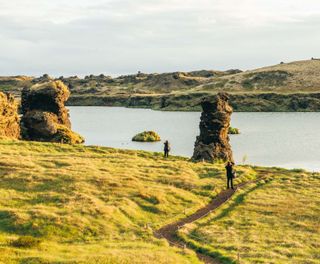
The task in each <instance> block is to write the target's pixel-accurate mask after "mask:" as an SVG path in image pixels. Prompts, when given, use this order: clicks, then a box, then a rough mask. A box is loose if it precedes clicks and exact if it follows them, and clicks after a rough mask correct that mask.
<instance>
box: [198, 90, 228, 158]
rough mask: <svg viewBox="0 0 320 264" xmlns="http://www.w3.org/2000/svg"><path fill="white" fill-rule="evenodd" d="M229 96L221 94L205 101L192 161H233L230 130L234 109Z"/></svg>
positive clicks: (202, 104)
mask: <svg viewBox="0 0 320 264" xmlns="http://www.w3.org/2000/svg"><path fill="white" fill-rule="evenodd" d="M228 101H229V96H228V95H227V94H225V93H219V94H218V95H217V96H216V97H215V98H214V99H213V100H211V101H208V100H207V99H205V100H203V101H202V103H201V106H202V109H203V111H202V114H201V120H200V136H198V137H197V139H196V142H195V147H194V152H193V156H192V159H193V160H194V161H203V160H205V161H209V162H214V161H233V156H232V150H231V145H230V143H229V136H228V130H229V127H230V121H231V114H232V111H233V110H232V107H231V106H230V105H229V103H228Z"/></svg>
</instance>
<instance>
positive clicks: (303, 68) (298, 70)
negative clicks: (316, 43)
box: [194, 60, 320, 93]
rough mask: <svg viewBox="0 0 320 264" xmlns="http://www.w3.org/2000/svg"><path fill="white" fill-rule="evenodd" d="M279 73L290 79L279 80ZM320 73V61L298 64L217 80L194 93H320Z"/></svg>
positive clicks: (258, 70)
mask: <svg viewBox="0 0 320 264" xmlns="http://www.w3.org/2000/svg"><path fill="white" fill-rule="evenodd" d="M263 73H267V75H263ZM278 73H287V75H286V74H285V75H284V76H279V75H278ZM319 73H320V60H305V61H295V62H290V63H284V64H278V65H274V66H268V67H263V68H259V69H255V70H250V71H245V72H242V73H238V74H234V75H227V76H223V77H219V78H215V79H214V80H213V81H212V82H210V83H208V84H205V85H200V86H199V87H196V88H194V91H219V90H224V91H228V92H231V93H261V92H275V93H300V92H304V93H312V92H319V91H320V79H319ZM254 77H256V78H254ZM219 83H220V84H221V85H220V86H219V85H218V84H219ZM246 84H251V85H246Z"/></svg>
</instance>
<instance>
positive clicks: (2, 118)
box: [0, 92, 20, 139]
mask: <svg viewBox="0 0 320 264" xmlns="http://www.w3.org/2000/svg"><path fill="white" fill-rule="evenodd" d="M19 122H20V120H19V115H18V103H17V101H16V100H15V99H14V97H13V96H12V95H10V94H4V93H1V92H0V136H1V137H9V138H15V139H18V138H19V137H20V124H19Z"/></svg>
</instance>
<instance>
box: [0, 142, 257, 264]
mask: <svg viewBox="0 0 320 264" xmlns="http://www.w3.org/2000/svg"><path fill="white" fill-rule="evenodd" d="M0 153H1V161H0V196H1V199H0V263H199V261H198V259H197V258H196V256H195V253H194V252H192V251H190V250H180V249H175V248H172V247H169V245H168V243H167V242H166V241H165V240H159V239H156V238H154V236H153V231H154V230H156V229H158V228H159V227H162V226H163V225H165V224H168V223H171V222H172V221H174V220H175V219H179V218H182V217H184V213H185V212H186V214H191V213H193V212H194V211H195V210H197V209H198V208H200V207H202V206H204V205H205V204H206V203H208V202H209V201H210V199H211V198H212V197H214V196H215V195H216V194H217V193H219V192H220V191H221V190H222V189H224V187H225V176H224V167H223V164H207V163H198V164H195V163H192V162H190V161H189V160H188V159H186V158H180V157H170V158H169V159H163V157H162V154H161V153H150V152H143V151H127V150H117V149H111V148H102V147H85V146H76V145H74V146H72V145H63V144H54V143H36V142H24V141H12V140H1V141H0ZM238 170H239V173H238V174H239V178H237V182H241V181H247V180H249V179H254V178H255V177H256V172H255V170H254V169H252V168H251V167H239V168H238ZM26 237H27V239H26ZM30 237H33V238H34V240H33V239H32V238H30ZM17 241H18V242H19V243H18V244H19V245H25V246H20V247H19V246H18V247H17V245H18V244H17ZM34 241H41V243H39V245H36V246H35V245H34V244H33V242H34ZM20 242H21V243H20Z"/></svg>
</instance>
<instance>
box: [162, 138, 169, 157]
mask: <svg viewBox="0 0 320 264" xmlns="http://www.w3.org/2000/svg"><path fill="white" fill-rule="evenodd" d="M163 151H164V157H165V158H168V157H169V152H170V144H169V141H168V140H166V141H165V142H164V149H163Z"/></svg>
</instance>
